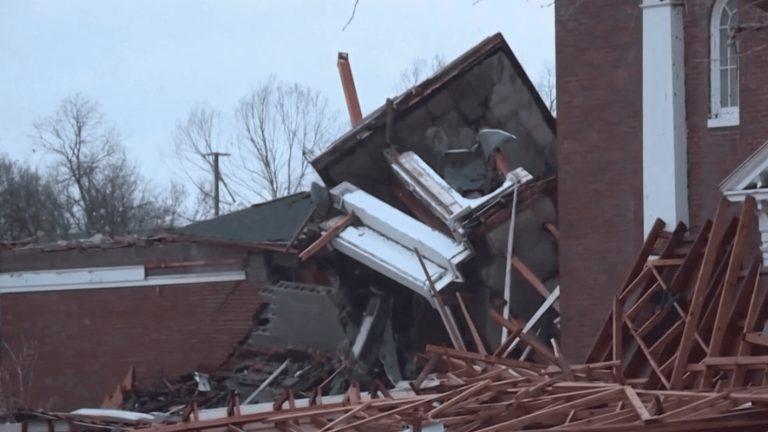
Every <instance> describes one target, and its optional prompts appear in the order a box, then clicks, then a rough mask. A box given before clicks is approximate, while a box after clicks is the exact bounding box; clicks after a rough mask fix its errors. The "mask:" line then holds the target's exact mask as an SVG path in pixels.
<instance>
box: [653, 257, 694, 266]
mask: <svg viewBox="0 0 768 432" xmlns="http://www.w3.org/2000/svg"><path fill="white" fill-rule="evenodd" d="M684 261H685V258H667V259H653V260H649V261H648V265H649V266H651V267H668V266H679V265H681V264H682V263H683V262H684Z"/></svg>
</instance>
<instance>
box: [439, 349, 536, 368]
mask: <svg viewBox="0 0 768 432" xmlns="http://www.w3.org/2000/svg"><path fill="white" fill-rule="evenodd" d="M426 351H427V353H429V354H442V355H445V356H448V357H452V358H455V359H459V360H469V361H478V362H481V363H486V364H493V365H501V366H507V367H510V368H513V369H514V370H515V371H516V370H517V369H531V370H541V369H543V368H544V366H543V365H539V364H536V363H531V362H527V361H522V360H515V359H509V358H500V357H494V356H490V355H487V354H485V355H483V354H479V353H473V352H467V351H459V350H456V349H453V348H447V347H439V346H435V345H427V348H426Z"/></svg>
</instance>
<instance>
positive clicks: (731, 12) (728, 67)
mask: <svg viewBox="0 0 768 432" xmlns="http://www.w3.org/2000/svg"><path fill="white" fill-rule="evenodd" d="M736 4H737V1H736V0H717V1H716V2H715V5H714V7H713V8H712V25H711V33H710V39H711V41H712V46H711V51H710V57H711V70H710V87H711V90H712V93H711V97H710V99H711V101H712V109H711V112H712V113H711V117H710V119H709V126H710V127H721V126H735V125H738V124H739V63H738V57H737V51H738V50H737V43H736V38H735V29H736V27H737V26H738V24H739V14H738V9H737V7H736Z"/></svg>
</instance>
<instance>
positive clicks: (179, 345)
mask: <svg viewBox="0 0 768 432" xmlns="http://www.w3.org/2000/svg"><path fill="white" fill-rule="evenodd" d="M310 204H311V202H310V200H309V194H308V193H300V194H297V195H293V196H289V197H286V198H283V199H280V200H275V201H272V202H270V203H267V204H261V205H255V206H252V207H249V208H246V209H243V210H240V211H237V212H233V213H230V214H228V215H225V216H221V217H219V218H216V219H212V220H209V221H203V222H198V223H195V224H192V225H189V226H187V227H185V228H182V229H180V230H178V231H177V232H176V233H174V234H161V235H158V236H154V237H144V238H137V237H133V236H130V237H125V238H116V239H109V238H105V237H99V236H97V237H94V238H93V239H89V240H82V241H62V242H58V243H52V244H42V245H37V244H30V245H28V246H26V247H15V248H10V249H7V250H2V251H1V252H0V331H1V333H2V334H1V336H2V350H1V351H0V360H2V362H0V393H2V398H3V402H4V403H7V404H11V405H16V406H24V407H33V408H44V409H52V410H58V411H68V410H72V409H75V408H80V407H84V406H85V407H97V406H99V405H100V404H101V403H102V401H103V400H104V399H105V397H106V396H108V395H110V394H111V393H112V392H113V391H114V388H115V386H116V384H117V383H118V382H120V381H121V379H123V377H124V376H126V374H127V372H128V371H129V369H130V368H133V370H134V371H135V377H136V383H137V384H138V385H139V386H142V385H147V384H150V383H156V382H160V383H162V381H161V379H162V378H171V379H172V378H173V377H176V376H179V375H181V374H186V373H190V371H193V370H198V369H199V368H203V369H206V368H208V369H210V368H215V367H216V366H218V365H219V364H221V363H222V362H224V361H225V360H227V358H228V356H230V355H232V354H233V353H234V352H235V349H236V348H237V347H238V346H240V345H242V344H243V343H245V342H246V340H247V339H248V337H249V335H250V333H251V331H252V329H253V327H254V323H255V320H256V319H257V318H258V313H259V310H260V308H261V305H262V303H263V299H262V298H261V297H260V291H261V290H262V288H263V287H265V286H267V285H269V284H271V283H274V282H276V281H278V280H289V281H291V280H297V281H301V282H307V283H316V282H320V283H323V282H325V281H317V280H313V279H312V276H311V275H307V276H305V275H304V273H303V272H304V270H305V268H308V267H298V268H297V267H296V266H295V265H294V263H293V260H294V259H293V257H292V256H289V255H288V254H286V253H284V249H285V243H286V240H285V239H286V238H290V237H291V236H292V235H293V233H294V232H295V231H296V229H297V228H298V226H299V225H300V224H301V222H302V220H303V219H304V218H305V217H306V214H307V212H308V211H309V210H310ZM278 215H279V217H278ZM0 246H2V245H0ZM19 374H20V375H21V377H19Z"/></svg>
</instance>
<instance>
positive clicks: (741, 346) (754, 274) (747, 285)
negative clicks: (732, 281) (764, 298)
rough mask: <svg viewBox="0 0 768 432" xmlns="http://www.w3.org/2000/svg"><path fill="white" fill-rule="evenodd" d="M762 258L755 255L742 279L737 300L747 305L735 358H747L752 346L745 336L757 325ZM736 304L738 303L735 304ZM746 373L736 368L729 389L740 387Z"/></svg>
mask: <svg viewBox="0 0 768 432" xmlns="http://www.w3.org/2000/svg"><path fill="white" fill-rule="evenodd" d="M761 262H762V256H761V255H760V254H755V257H754V259H753V260H752V265H750V266H749V272H748V273H747V276H746V277H745V278H744V284H743V288H742V289H741V292H740V293H739V299H742V298H745V297H748V298H749V303H747V307H746V309H747V318H746V320H745V322H744V328H743V329H742V337H741V338H739V340H738V341H737V342H736V345H737V346H736V356H737V357H744V356H749V355H750V353H751V351H752V345H750V344H749V343H747V342H746V341H745V338H746V335H748V334H750V333H751V332H752V331H754V330H755V324H756V323H757V314H758V312H759V309H760V303H759V300H760V299H759V297H760V296H759V291H760V289H759V287H758V285H759V283H760V277H759V276H760V268H761ZM737 304H738V302H737ZM745 375H746V373H745V371H744V370H743V369H741V368H736V371H735V372H734V373H733V376H731V385H730V387H731V388H734V387H740V386H741V384H742V382H743V381H744V377H745Z"/></svg>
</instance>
